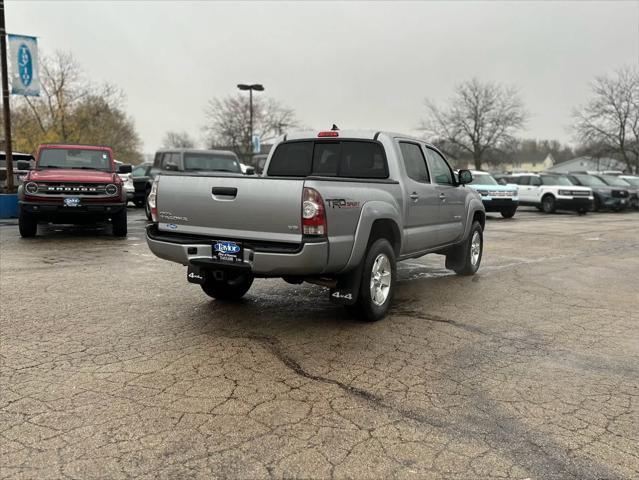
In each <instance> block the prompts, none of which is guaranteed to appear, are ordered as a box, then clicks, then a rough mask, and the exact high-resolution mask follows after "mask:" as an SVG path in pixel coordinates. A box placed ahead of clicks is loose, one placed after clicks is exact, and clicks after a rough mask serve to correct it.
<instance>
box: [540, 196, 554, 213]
mask: <svg viewBox="0 0 639 480" xmlns="http://www.w3.org/2000/svg"><path fill="white" fill-rule="evenodd" d="M541 208H542V210H543V211H544V213H554V212H555V209H556V206H555V197H553V196H552V195H550V194H547V195H545V196H544V198H542V199H541Z"/></svg>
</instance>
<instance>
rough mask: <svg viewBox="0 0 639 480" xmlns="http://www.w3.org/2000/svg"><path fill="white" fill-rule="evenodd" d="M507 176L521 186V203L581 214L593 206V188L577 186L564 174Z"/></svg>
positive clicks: (548, 209) (552, 210) (545, 209)
mask: <svg viewBox="0 0 639 480" xmlns="http://www.w3.org/2000/svg"><path fill="white" fill-rule="evenodd" d="M506 178H507V181H508V182H510V183H513V184H516V185H517V186H518V187H519V204H520V205H529V206H534V207H537V208H538V209H539V210H542V211H543V212H545V213H553V212H555V211H556V210H570V211H575V212H577V213H579V214H580V215H585V214H586V212H588V210H590V209H591V208H592V202H593V194H592V190H591V189H590V188H589V187H583V186H578V187H576V186H575V185H573V183H572V182H571V181H570V180H569V179H568V178H567V177H566V176H564V175H557V174H538V173H513V174H511V175H509V176H508V177H506Z"/></svg>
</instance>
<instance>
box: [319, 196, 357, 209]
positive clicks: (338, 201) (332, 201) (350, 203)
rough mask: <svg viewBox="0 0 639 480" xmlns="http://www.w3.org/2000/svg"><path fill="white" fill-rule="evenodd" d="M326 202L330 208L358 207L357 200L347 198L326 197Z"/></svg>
mask: <svg viewBox="0 0 639 480" xmlns="http://www.w3.org/2000/svg"><path fill="white" fill-rule="evenodd" d="M326 204H327V205H328V206H329V207H331V208H359V205H360V203H359V202H358V201H357V200H349V199H347V198H328V199H326Z"/></svg>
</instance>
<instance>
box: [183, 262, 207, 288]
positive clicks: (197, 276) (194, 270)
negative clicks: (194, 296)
mask: <svg viewBox="0 0 639 480" xmlns="http://www.w3.org/2000/svg"><path fill="white" fill-rule="evenodd" d="M205 278H206V276H205V273H204V272H203V271H202V269H201V268H200V267H196V266H193V265H189V268H188V270H187V272H186V279H187V280H188V281H189V283H197V284H200V285H201V284H203V283H204V279H205Z"/></svg>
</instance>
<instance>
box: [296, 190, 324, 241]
mask: <svg viewBox="0 0 639 480" xmlns="http://www.w3.org/2000/svg"><path fill="white" fill-rule="evenodd" d="M302 232H303V233H304V235H313V236H325V235H326V211H325V210H324V200H323V199H322V196H321V195H320V194H319V192H318V191H317V190H315V189H313V188H307V187H306V188H304V193H303V194H302Z"/></svg>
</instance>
